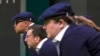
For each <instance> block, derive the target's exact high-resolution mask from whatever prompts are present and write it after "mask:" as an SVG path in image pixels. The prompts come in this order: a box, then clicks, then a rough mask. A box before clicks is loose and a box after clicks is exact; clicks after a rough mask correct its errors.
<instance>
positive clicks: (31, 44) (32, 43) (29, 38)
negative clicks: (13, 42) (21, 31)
mask: <svg viewBox="0 0 100 56" xmlns="http://www.w3.org/2000/svg"><path fill="white" fill-rule="evenodd" d="M32 31H33V30H32V29H29V30H28V31H27V34H26V38H25V42H26V43H27V45H28V48H29V49H35V48H36V46H37V44H38V42H39V39H38V36H34V35H33V34H32Z"/></svg>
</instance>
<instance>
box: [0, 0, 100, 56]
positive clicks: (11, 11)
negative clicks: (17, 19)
mask: <svg viewBox="0 0 100 56" xmlns="http://www.w3.org/2000/svg"><path fill="white" fill-rule="evenodd" d="M62 1H63V2H70V3H71V4H72V8H73V10H74V12H75V13H76V14H77V15H84V14H89V15H90V16H92V18H93V21H94V22H95V23H96V24H97V25H98V26H100V24H99V20H100V19H99V15H100V14H99V13H100V3H99V2H100V0H95V1H94V0H0V56H29V53H28V51H27V49H26V48H25V46H24V44H23V41H22V37H21V35H18V34H16V33H15V31H14V29H13V24H12V22H11V18H12V17H13V16H14V15H16V14H17V13H19V12H23V11H30V12H32V13H33V15H34V17H35V23H38V22H37V18H38V16H39V15H40V14H41V13H42V12H43V11H44V10H45V9H46V8H47V7H49V6H51V5H53V4H55V3H58V2H62ZM38 24H42V22H39V23H38Z"/></svg>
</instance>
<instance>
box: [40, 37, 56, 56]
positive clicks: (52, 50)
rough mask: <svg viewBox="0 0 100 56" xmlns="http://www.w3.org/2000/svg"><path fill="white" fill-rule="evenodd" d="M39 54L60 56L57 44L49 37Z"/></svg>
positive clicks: (41, 55) (42, 55)
mask: <svg viewBox="0 0 100 56" xmlns="http://www.w3.org/2000/svg"><path fill="white" fill-rule="evenodd" d="M39 56H58V53H57V49H56V46H55V45H54V43H53V42H52V40H50V39H48V40H47V41H46V42H44V44H43V46H42V48H41V49H40V50H39Z"/></svg>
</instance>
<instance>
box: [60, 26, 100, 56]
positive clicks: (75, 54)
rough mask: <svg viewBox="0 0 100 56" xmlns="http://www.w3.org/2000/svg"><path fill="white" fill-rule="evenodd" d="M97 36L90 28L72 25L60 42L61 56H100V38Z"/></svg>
mask: <svg viewBox="0 0 100 56" xmlns="http://www.w3.org/2000/svg"><path fill="white" fill-rule="evenodd" d="M96 34H97V32H96V31H95V30H94V29H92V28H90V27H86V26H77V25H75V24H71V25H70V27H69V28H68V29H67V30H66V32H65V34H64V36H63V39H62V41H61V42H60V56H100V37H98V36H96ZM98 35H99V34H98Z"/></svg>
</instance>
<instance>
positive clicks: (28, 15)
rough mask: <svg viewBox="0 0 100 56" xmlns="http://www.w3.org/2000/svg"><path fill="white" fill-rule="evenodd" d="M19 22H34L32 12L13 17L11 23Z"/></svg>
mask: <svg viewBox="0 0 100 56" xmlns="http://www.w3.org/2000/svg"><path fill="white" fill-rule="evenodd" d="M17 20H28V21H32V22H33V20H34V18H33V15H32V13H31V12H21V13H18V14H17V15H15V16H14V17H12V19H11V21H13V22H15V21H17Z"/></svg>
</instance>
